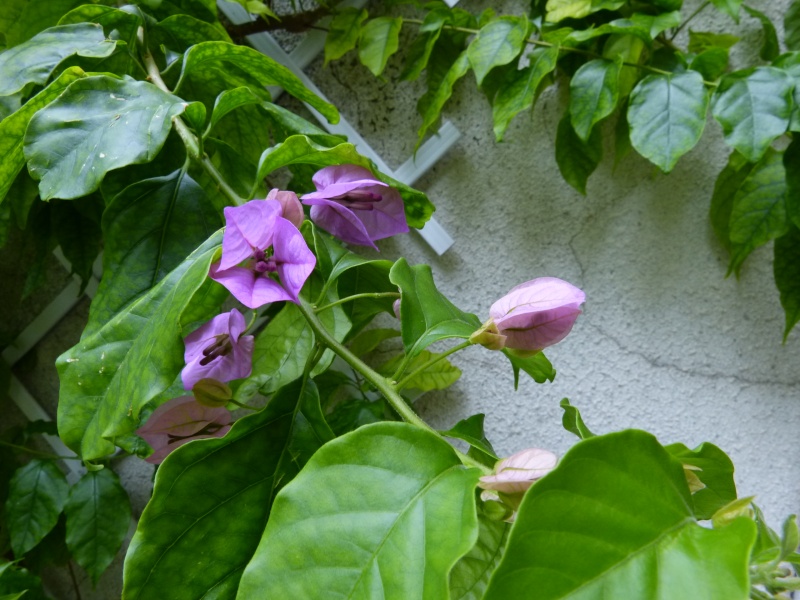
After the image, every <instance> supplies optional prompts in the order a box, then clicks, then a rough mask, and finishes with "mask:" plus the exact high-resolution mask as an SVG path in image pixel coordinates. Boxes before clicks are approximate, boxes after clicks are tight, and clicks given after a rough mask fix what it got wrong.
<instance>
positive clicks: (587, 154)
mask: <svg viewBox="0 0 800 600" xmlns="http://www.w3.org/2000/svg"><path fill="white" fill-rule="evenodd" d="M602 159H603V135H602V134H601V133H600V130H599V129H595V130H594V131H592V134H591V135H590V136H589V141H588V142H584V141H583V140H582V139H581V138H580V137H579V136H578V134H577V133H575V130H574V129H573V128H572V122H571V120H570V116H569V114H565V115H564V117H563V118H562V119H561V121H559V123H558V129H557V132H556V163H557V164H558V170H559V171H560V172H561V176H562V177H563V178H564V181H566V182H567V183H568V184H570V185H571V186H572V187H573V188H575V189H576V190H577V191H579V192H580V193H581V194H583V195H584V196H585V195H586V182H587V181H589V176H590V175H591V174H592V173H594V170H595V169H596V168H597V165H599V164H600V161H601V160H602Z"/></svg>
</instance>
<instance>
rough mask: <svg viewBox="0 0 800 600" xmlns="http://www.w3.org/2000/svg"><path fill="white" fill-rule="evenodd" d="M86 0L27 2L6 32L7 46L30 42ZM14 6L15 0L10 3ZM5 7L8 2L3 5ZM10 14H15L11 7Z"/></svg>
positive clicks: (36, 0)
mask: <svg viewBox="0 0 800 600" xmlns="http://www.w3.org/2000/svg"><path fill="white" fill-rule="evenodd" d="M85 1H86V0H27V1H26V2H25V3H24V7H23V8H22V11H21V12H19V13H17V14H16V15H15V17H16V18H15V19H14V23H13V25H12V26H11V27H9V28H8V29H7V30H6V40H7V43H8V46H9V47H11V46H16V45H18V44H21V43H22V42H25V41H27V40H30V39H31V38H32V37H34V36H35V35H36V34H38V33H41V32H43V31H44V30H46V29H48V28H50V27H53V26H55V25H58V24H59V19H61V17H63V16H64V15H65V14H67V13H68V12H69V11H71V10H72V9H74V8H76V7H77V6H78V5H80V4H83V3H84V2H85ZM10 3H11V4H12V6H13V4H16V2H15V0H11V2H10ZM2 4H3V6H4V7H5V5H6V4H9V1H8V0H5V1H4V2H3V3H2ZM11 10H12V12H16V11H15V10H14V8H13V7H12V9H11Z"/></svg>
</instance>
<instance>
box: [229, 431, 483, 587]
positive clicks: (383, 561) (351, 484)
mask: <svg viewBox="0 0 800 600" xmlns="http://www.w3.org/2000/svg"><path fill="white" fill-rule="evenodd" d="M478 475H479V471H478V470H477V469H465V468H464V467H463V466H462V465H461V464H460V462H459V460H458V459H457V458H456V455H455V453H454V452H453V449H452V448H451V447H450V446H449V444H447V443H446V442H445V441H444V440H442V439H441V438H439V437H438V436H436V435H433V434H431V433H428V432H426V431H423V430H421V429H419V428H417V427H414V426H412V425H408V424H405V423H378V424H374V425H366V426H364V427H361V428H359V429H357V430H356V431H354V432H352V433H349V434H346V435H344V436H342V437H340V438H337V439H336V440H334V441H332V442H329V443H328V444H326V445H325V446H323V447H322V448H321V449H320V450H319V451H318V452H317V453H316V454H315V455H314V456H313V457H312V459H311V460H310V461H309V462H308V464H307V465H306V466H305V468H304V469H303V470H302V471H301V472H300V474H299V475H298V476H297V477H296V478H295V479H294V481H292V482H291V483H290V484H289V485H287V486H286V487H285V488H284V489H283V490H282V491H281V493H280V494H278V497H277V498H276V500H275V504H274V506H273V510H272V515H271V516H270V520H269V522H268V524H267V528H266V530H265V531H264V537H263V538H262V539H261V543H260V544H259V546H258V549H257V551H256V553H255V555H254V557H253V560H252V561H251V562H250V564H249V565H248V566H247V569H246V570H245V572H244V575H243V576H242V580H241V585H240V587H239V594H238V596H237V597H238V598H240V599H242V600H245V599H249V598H271V597H282V598H322V597H347V598H353V599H355V598H364V599H367V598H387V599H390V598H392V599H394V598H397V599H398V600H399V599H407V598H419V599H420V600H422V599H431V600H441V599H442V598H447V597H448V574H449V572H450V570H451V568H452V567H453V565H454V564H455V563H456V561H457V560H458V559H459V558H460V557H461V556H462V555H464V554H465V553H466V552H467V551H468V550H469V549H470V548H471V547H472V546H473V544H474V542H475V539H476V537H477V520H476V515H475V492H474V489H475V483H476V482H477V477H478Z"/></svg>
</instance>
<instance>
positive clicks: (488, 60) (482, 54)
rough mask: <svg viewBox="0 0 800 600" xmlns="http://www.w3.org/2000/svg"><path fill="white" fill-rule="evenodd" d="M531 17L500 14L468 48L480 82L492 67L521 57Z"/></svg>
mask: <svg viewBox="0 0 800 600" xmlns="http://www.w3.org/2000/svg"><path fill="white" fill-rule="evenodd" d="M527 35H528V19H526V18H525V17H500V18H497V19H493V20H491V21H489V23H487V24H486V25H484V26H483V27H482V28H481V30H480V31H479V32H478V35H477V36H475V39H474V40H473V41H472V43H471V44H470V45H469V47H468V48H467V58H468V59H469V63H470V65H471V66H472V70H473V71H474V72H475V79H476V80H477V82H478V85H481V84H482V83H483V80H484V78H485V77H486V76H487V75H488V74H489V71H491V70H492V69H494V68H495V67H499V66H501V65H506V64H508V63H510V62H511V61H512V60H514V59H515V58H517V57H518V56H519V55H520V53H521V52H522V49H523V47H524V46H525V38H526V37H527Z"/></svg>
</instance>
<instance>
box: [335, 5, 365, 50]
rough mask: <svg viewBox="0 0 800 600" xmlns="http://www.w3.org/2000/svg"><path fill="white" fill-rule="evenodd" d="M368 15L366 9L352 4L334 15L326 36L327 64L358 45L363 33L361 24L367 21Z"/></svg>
mask: <svg viewBox="0 0 800 600" xmlns="http://www.w3.org/2000/svg"><path fill="white" fill-rule="evenodd" d="M367 16H368V14H367V11H366V10H365V9H363V8H362V9H358V8H354V7H352V6H348V7H345V8H344V9H342V10H341V11H339V12H337V13H336V14H335V15H334V17H333V19H331V22H330V25H328V35H327V36H326V37H325V64H328V62H330V61H332V60H337V59H339V58H342V57H343V56H344V55H345V54H347V53H348V52H349V51H350V50H352V49H353V48H355V47H356V44H357V43H358V37H359V36H360V35H361V24H362V23H363V22H364V21H366V19H367Z"/></svg>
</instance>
